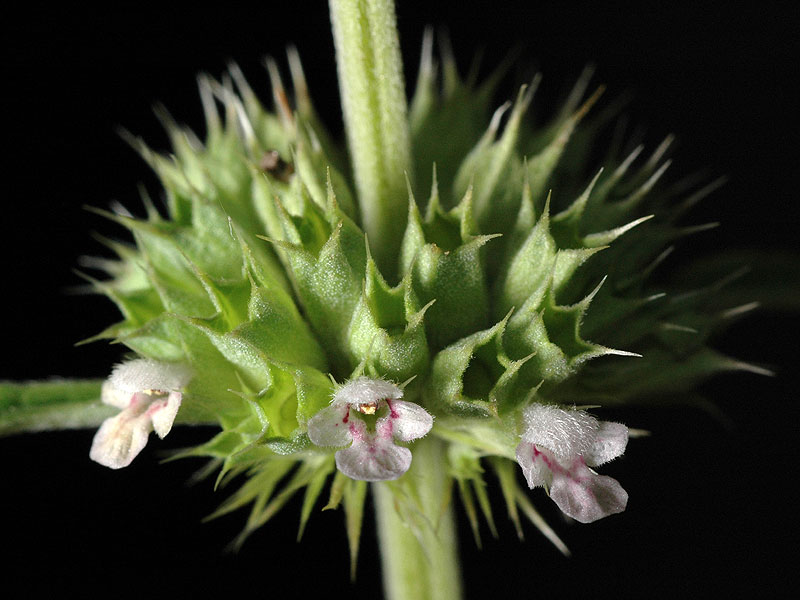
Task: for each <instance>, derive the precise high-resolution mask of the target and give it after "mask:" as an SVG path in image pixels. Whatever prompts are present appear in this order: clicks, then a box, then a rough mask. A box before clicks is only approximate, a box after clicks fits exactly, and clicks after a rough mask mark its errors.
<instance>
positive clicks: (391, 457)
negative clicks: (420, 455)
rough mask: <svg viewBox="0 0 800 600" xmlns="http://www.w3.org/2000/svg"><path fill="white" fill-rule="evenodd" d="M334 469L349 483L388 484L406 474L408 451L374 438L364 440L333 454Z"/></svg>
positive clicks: (408, 461)
mask: <svg viewBox="0 0 800 600" xmlns="http://www.w3.org/2000/svg"><path fill="white" fill-rule="evenodd" d="M336 466H337V468H338V469H339V470H340V471H341V472H342V473H344V474H345V475H347V476H348V477H350V478H351V479H358V480H361V481H388V480H391V479H397V478H398V477H401V476H402V475H403V474H404V473H405V472H406V471H408V468H409V467H410V466H411V451H410V450H409V449H408V448H403V447H402V446H395V445H394V444H392V443H391V442H386V441H385V440H382V439H380V438H378V437H375V436H365V437H364V438H363V439H361V440H356V441H354V442H353V445H352V446H351V447H350V448H346V449H345V450H339V451H338V452H337V453H336Z"/></svg>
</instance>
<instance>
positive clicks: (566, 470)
mask: <svg viewBox="0 0 800 600" xmlns="http://www.w3.org/2000/svg"><path fill="white" fill-rule="evenodd" d="M523 421H524V423H525V431H524V433H523V434H522V441H521V442H520V443H519V445H518V446H517V451H516V456H517V462H518V463H519V465H520V467H521V468H522V472H523V475H524V476H525V479H526V481H527V482H528V487H530V488H534V487H537V486H543V487H546V488H548V489H549V493H550V497H551V498H552V499H553V501H554V502H555V503H556V504H557V505H558V507H559V508H560V509H561V510H562V511H563V512H564V513H565V514H567V515H569V516H570V517H572V518H574V519H575V520H577V521H580V522H581V523H590V522H592V521H596V520H597V519H601V518H603V517H605V516H608V515H611V514H614V513H618V512H622V511H623V510H625V507H626V505H627V502H628V494H627V492H625V490H624V489H622V487H621V486H620V485H619V483H618V482H617V481H616V480H615V479H612V478H611V477H606V476H602V475H598V474H597V473H595V472H594V471H592V470H591V469H589V467H588V466H587V465H592V466H595V465H600V464H603V463H605V462H608V461H609V460H611V459H613V458H616V457H617V456H620V455H621V454H622V453H623V452H624V451H625V446H626V444H627V442H628V428H627V427H625V426H624V425H620V424H619V423H609V422H606V421H603V422H598V421H597V419H595V418H594V417H592V416H591V415H589V414H588V413H586V412H584V411H579V410H574V409H573V410H564V409H561V408H558V407H555V406H544V405H539V404H533V405H531V406H529V407H528V408H526V409H525V411H524V413H523Z"/></svg>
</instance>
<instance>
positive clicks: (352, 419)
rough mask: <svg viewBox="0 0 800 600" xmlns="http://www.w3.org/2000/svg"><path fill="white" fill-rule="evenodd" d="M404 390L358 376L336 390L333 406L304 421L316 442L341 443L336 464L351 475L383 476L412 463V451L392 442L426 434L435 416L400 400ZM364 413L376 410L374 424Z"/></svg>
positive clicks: (396, 473) (365, 478)
mask: <svg viewBox="0 0 800 600" xmlns="http://www.w3.org/2000/svg"><path fill="white" fill-rule="evenodd" d="M402 397H403V390H401V389H400V388H399V387H397V386H396V385H395V384H393V383H391V382H389V381H384V380H382V379H371V378H368V377H359V378H357V379H354V380H353V381H350V382H348V383H346V384H345V385H343V386H342V387H340V388H339V389H337V390H336V392H335V393H334V396H333V400H332V402H331V405H330V406H328V407H326V408H323V409H322V410H320V411H319V412H318V413H317V414H316V415H314V416H313V417H312V418H311V419H309V421H308V437H309V439H311V441H312V442H313V443H314V444H316V445H317V446H345V445H347V444H350V447H349V448H345V449H343V450H339V451H338V452H336V466H337V468H338V469H339V470H340V471H341V472H342V473H344V474H345V475H347V476H348V477H351V478H352V479H358V480H362V481H386V480H391V479H397V478H398V477H401V476H402V475H403V474H404V473H405V472H406V471H408V469H409V467H410V466H411V451H410V450H409V449H408V448H404V447H402V446H397V445H395V440H399V441H403V442H408V441H411V440H415V439H417V438H420V437H422V436H424V435H425V434H427V433H428V432H429V431H430V430H431V427H433V417H432V416H431V415H430V414H428V412H427V411H426V410H425V409H424V408H422V407H421V406H419V405H417V404H414V403H413V402H407V401H404V400H400V398H402ZM366 415H376V417H377V418H376V420H375V422H374V423H375V425H374V429H370V428H369V427H368V426H367V422H366V421H365V420H364V416H366Z"/></svg>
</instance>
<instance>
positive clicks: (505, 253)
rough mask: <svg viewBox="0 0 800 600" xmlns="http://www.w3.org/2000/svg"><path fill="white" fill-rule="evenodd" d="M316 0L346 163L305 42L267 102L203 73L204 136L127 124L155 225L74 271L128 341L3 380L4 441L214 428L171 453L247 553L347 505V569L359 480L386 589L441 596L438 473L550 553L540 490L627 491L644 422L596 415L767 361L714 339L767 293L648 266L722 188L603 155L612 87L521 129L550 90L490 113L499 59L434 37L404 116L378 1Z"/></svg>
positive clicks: (608, 501)
mask: <svg viewBox="0 0 800 600" xmlns="http://www.w3.org/2000/svg"><path fill="white" fill-rule="evenodd" d="M330 8H331V15H332V23H333V32H334V38H335V44H336V54H337V64H338V69H339V80H340V89H341V99H342V106H343V111H344V123H345V131H346V138H347V139H346V150H345V148H344V145H342V144H339V143H338V142H337V141H336V140H334V139H333V138H332V137H331V135H330V134H329V133H328V132H327V130H326V129H325V127H324V126H323V124H322V123H321V122H320V120H319V119H318V117H317V114H316V112H315V110H314V106H313V104H312V101H311V96H310V93H309V90H308V86H307V83H306V80H305V77H304V74H303V70H302V67H301V63H300V59H299V55H298V53H297V52H296V51H295V50H293V49H291V50H290V51H289V53H288V66H289V70H290V73H291V83H292V85H291V88H289V89H287V87H286V86H285V85H284V83H283V81H282V79H281V76H280V74H279V66H278V65H277V63H275V62H274V61H272V60H269V61H267V67H268V71H269V76H270V79H271V88H272V104H273V110H271V111H270V110H268V109H267V108H265V107H264V105H263V104H262V103H261V101H260V100H259V98H258V97H257V95H256V93H255V92H254V91H253V90H252V89H251V87H250V86H249V85H248V83H247V82H246V81H245V79H244V77H243V76H242V74H241V72H240V71H239V70H238V68H237V67H236V66H233V65H232V66H231V67H230V69H229V72H228V74H226V76H225V77H223V78H222V79H221V81H216V80H214V79H212V78H210V77H207V76H202V77H201V78H200V80H199V87H200V98H201V101H202V105H203V108H204V111H205V118H206V139H205V141H201V140H200V139H199V138H198V137H197V136H196V135H195V134H194V133H192V132H191V131H189V130H187V129H185V128H182V127H179V126H178V125H176V124H175V123H174V122H173V121H172V120H171V119H170V118H169V116H168V115H167V114H166V113H163V115H162V116H163V118H164V120H165V123H166V126H167V130H168V132H169V134H170V137H171V141H172V145H173V152H172V154H170V155H168V156H167V155H160V154H157V153H155V152H153V151H151V150H150V149H149V148H148V147H147V146H146V145H145V143H144V142H143V141H141V140H139V139H137V138H134V137H133V136H130V138H129V139H130V141H131V143H132V144H133V145H134V146H135V147H136V149H137V150H138V151H139V152H140V154H141V155H142V156H143V157H144V158H145V160H146V161H147V162H148V163H149V165H150V166H151V167H152V168H153V169H154V170H155V172H156V173H157V175H158V176H159V178H160V180H161V182H162V184H163V186H164V197H165V199H166V215H164V214H162V212H161V211H159V210H158V209H157V208H155V206H154V205H153V203H152V202H151V201H150V200H149V199H148V198H144V202H145V206H146V209H147V216H146V218H144V219H139V218H135V217H133V216H132V215H131V213H129V212H128V211H126V210H125V209H124V208H122V207H119V206H116V207H114V209H113V211H112V212H109V213H104V214H107V216H108V217H109V219H111V220H113V221H115V222H116V223H118V224H119V225H122V226H123V227H125V228H127V230H129V232H130V233H131V235H132V236H133V240H134V244H133V245H129V244H123V243H120V242H116V241H110V240H107V241H106V243H107V244H108V246H110V248H111V249H112V250H113V251H114V252H115V253H116V254H117V255H118V259H117V260H113V261H112V260H106V259H101V260H95V261H93V262H92V263H90V264H91V265H92V266H95V267H99V268H100V269H101V270H102V271H105V273H106V276H105V277H101V278H100V279H94V278H91V277H88V276H87V279H89V281H90V282H91V283H92V285H93V286H94V288H95V289H96V290H97V291H99V292H101V293H103V294H105V295H107V296H108V297H109V298H110V299H111V300H113V301H114V302H115V303H116V304H117V306H118V307H119V309H120V311H121V313H122V317H123V318H122V321H121V322H119V323H117V324H115V325H112V326H111V327H109V328H108V329H106V330H105V331H103V332H102V333H100V334H99V335H97V336H95V337H94V338H91V339H92V340H111V341H114V342H118V343H122V344H124V345H125V346H126V347H127V348H128V349H129V350H130V354H129V356H128V357H127V358H126V359H125V360H124V361H123V362H122V363H121V364H118V365H116V366H115V367H113V369H110V370H111V375H110V377H109V378H108V380H107V381H105V382H96V381H58V382H43V383H36V384H12V383H3V384H0V428H1V429H0V430H1V431H2V432H3V433H13V432H17V431H24V430H42V429H54V428H68V427H89V426H99V429H98V432H97V434H96V436H95V438H94V442H93V444H92V447H91V449H90V457H91V458H92V459H93V460H95V461H97V462H99V463H100V464H103V465H105V466H108V467H111V468H115V469H118V468H122V467H125V466H127V465H128V464H130V462H131V461H132V460H134V458H135V457H136V455H137V454H138V453H139V452H140V451H141V450H142V448H143V447H144V446H145V444H146V443H147V441H148V436H149V434H150V432H152V431H155V432H156V434H157V435H158V436H159V437H161V438H163V437H165V436H166V435H167V434H168V433H169V431H170V429H171V427H172V425H173V423H177V424H187V425H190V424H209V423H210V424H215V425H216V426H218V427H219V433H217V434H216V435H215V436H214V437H213V438H212V439H210V440H209V441H208V442H207V443H205V444H202V445H200V446H198V447H196V448H192V449H190V450H185V451H181V452H180V453H178V454H176V457H187V456H193V457H207V458H209V459H211V462H210V465H209V468H208V470H207V473H208V474H211V473H216V474H217V485H220V486H223V485H225V484H229V485H228V487H233V486H234V485H235V484H239V486H240V487H239V488H238V490H237V491H235V492H233V493H232V495H230V496H229V498H228V499H227V500H226V501H225V502H224V503H223V504H222V505H221V506H220V508H219V510H218V511H217V512H216V513H215V515H222V514H226V513H229V512H231V511H234V510H237V509H239V508H244V507H249V508H250V513H249V517H248V519H247V524H246V526H245V528H244V531H242V533H241V534H240V536H239V537H238V538H237V540H236V542H237V544H238V543H241V542H242V541H244V539H245V538H246V537H247V536H248V535H250V534H251V533H253V532H254V531H255V530H256V529H258V528H259V527H260V526H262V525H264V524H265V523H266V522H267V521H268V520H269V519H270V518H271V517H272V516H274V515H275V514H276V512H278V511H279V510H280V509H281V507H282V506H283V505H284V504H285V503H286V502H287V501H288V500H289V499H290V498H292V497H293V496H295V495H297V494H302V496H303V500H302V508H301V516H300V529H301V532H302V530H303V528H304V527H305V526H306V523H307V522H308V520H309V518H310V516H311V514H312V512H313V511H314V510H315V509H319V508H320V507H321V505H323V503H324V508H336V507H339V506H341V507H342V508H343V510H344V513H345V521H346V530H347V535H348V538H349V543H350V551H351V559H352V565H353V567H355V563H356V555H357V552H358V543H359V534H360V530H361V523H362V518H363V512H364V506H365V500H366V496H367V491H368V489H371V491H372V493H373V495H374V506H375V511H376V517H377V522H378V535H379V539H380V547H381V555H382V561H383V562H382V564H383V572H384V581H385V590H386V594H387V596H388V597H390V598H414V599H418V598H420V599H422V598H447V599H452V598H458V597H459V596H460V594H461V590H460V575H459V566H458V558H457V543H456V530H455V525H454V521H453V501H454V500H453V497H454V495H455V494H454V493H453V491H454V490H455V489H457V490H458V493H459V495H460V498H461V501H462V502H463V506H464V509H465V512H466V514H467V516H468V518H469V521H470V524H471V526H472V529H473V533H474V535H475V538H476V540H478V541H479V540H480V537H479V535H480V526H481V520H482V519H483V520H485V521H486V523H487V524H488V528H489V530H490V531H491V532H493V533H494V531H495V525H494V517H493V511H492V507H491V505H490V501H489V494H488V493H487V489H486V486H487V483H490V482H494V481H497V482H499V486H500V489H501V493H502V498H503V499H504V501H505V504H506V509H507V512H508V514H509V516H510V517H511V519H512V520H513V521H514V523H515V525H516V526H517V528H519V527H520V523H519V521H520V514H521V515H523V516H525V517H527V518H529V519H530V520H531V521H532V523H533V524H534V525H535V526H536V527H537V528H539V530H540V531H541V532H542V533H543V534H544V535H545V536H547V537H548V538H549V540H550V541H551V542H552V543H553V544H555V545H556V546H557V547H558V548H559V549H560V550H561V551H562V552H564V553H566V552H567V550H566V547H565V546H564V544H563V543H562V542H561V541H560V539H559V538H558V536H557V534H556V532H555V531H554V530H553V529H551V528H550V527H549V526H548V525H547V523H546V522H545V521H544V519H543V518H542V517H541V516H540V515H539V513H538V512H537V510H536V508H535V504H537V503H540V502H542V501H544V498H545V496H547V495H549V497H550V499H551V500H553V501H554V502H555V503H556V505H557V506H558V507H559V508H560V509H561V511H563V512H564V513H565V514H566V515H568V516H569V517H571V518H572V519H575V520H577V521H580V522H584V523H586V522H591V521H595V520H597V519H600V518H603V517H605V516H608V515H610V514H614V513H619V512H622V511H624V510H625V507H626V504H627V499H628V497H627V493H626V492H625V490H624V489H623V488H622V487H621V485H620V484H619V483H618V482H617V481H616V480H614V479H612V478H610V477H607V476H604V475H601V474H598V473H596V472H595V471H594V470H593V468H594V467H597V466H599V465H602V464H603V463H605V462H607V461H609V460H612V459H613V458H615V457H617V456H619V455H621V454H622V453H623V451H624V450H625V448H626V445H627V442H628V438H629V436H630V435H632V434H634V433H636V432H637V431H636V430H628V429H627V428H626V427H625V426H624V425H621V424H619V423H612V422H608V421H605V420H601V418H602V414H603V408H604V407H609V406H615V407H617V406H622V405H625V404H631V403H634V402H646V401H659V402H660V401H663V400H668V399H673V400H680V401H685V398H686V396H687V395H690V394H692V391H693V389H694V388H695V386H696V385H697V383H698V382H699V381H701V380H702V379H704V378H706V377H708V376H710V375H712V374H715V373H718V372H720V371H724V370H736V369H744V370H751V371H754V372H764V371H763V369H760V368H758V367H755V366H751V365H748V364H745V363H743V362H740V361H737V360H734V359H731V358H728V357H725V356H723V355H720V354H719V353H717V352H715V351H714V350H711V349H710V348H709V347H708V346H707V344H706V342H707V340H708V338H709V336H710V335H711V334H712V333H714V332H715V331H717V330H718V329H719V328H721V327H724V326H725V325H726V324H728V323H730V322H731V321H732V320H733V319H734V318H736V317H737V316H739V315H741V314H743V313H744V312H746V311H748V310H750V309H752V308H754V306H755V303H751V304H746V305H739V306H737V305H727V306H725V305H721V304H720V301H719V298H720V297H722V296H721V294H720V290H721V289H722V288H723V286H725V285H728V284H730V283H731V281H732V280H733V279H734V277H733V275H735V273H733V274H732V277H730V278H726V279H724V280H720V281H708V282H706V285H705V287H702V288H699V289H694V290H664V289H659V288H658V287H656V286H655V285H654V284H653V283H652V282H651V281H652V275H653V273H654V271H656V269H657V268H658V266H659V264H660V263H661V262H662V261H663V259H664V258H665V257H666V256H667V255H668V254H669V253H670V252H671V250H672V248H673V247H674V245H675V244H678V243H680V240H681V238H683V237H684V236H687V235H689V234H692V233H696V232H698V231H701V230H703V229H704V228H705V226H697V227H687V226H683V225H679V224H678V220H679V218H680V217H681V216H683V215H684V214H685V213H686V212H687V211H688V210H689V209H690V208H691V207H692V205H693V204H694V203H696V202H697V201H699V200H700V199H701V198H702V197H703V196H705V195H707V194H709V193H711V192H713V191H714V190H715V189H716V188H717V187H718V185H719V182H711V183H709V184H708V185H706V186H705V187H702V188H700V189H697V190H693V189H688V188H686V187H685V186H681V185H675V186H673V187H671V188H670V187H664V186H663V185H662V184H661V183H660V180H661V178H662V175H664V173H665V171H666V170H667V168H668V166H669V161H668V160H665V158H664V157H665V154H666V152H667V149H668V148H667V147H668V145H669V140H667V141H665V142H664V143H663V144H661V145H660V146H658V147H657V148H655V149H654V150H652V151H650V153H649V154H647V153H646V152H645V151H644V150H643V148H642V147H641V146H640V147H636V148H628V149H626V148H625V145H624V144H611V147H606V146H605V145H604V140H603V139H600V137H599V135H598V132H600V131H602V129H601V126H602V125H603V124H604V123H605V122H607V121H608V119H609V116H610V115H613V112H614V109H613V103H610V104H611V105H609V104H606V107H605V108H604V106H603V104H602V103H603V100H602V99H601V98H600V96H601V93H602V89H597V90H595V91H592V90H590V88H589V83H590V79H589V77H588V75H587V76H584V77H581V78H580V79H579V81H578V82H577V84H576V85H575V87H574V89H573V91H572V93H571V94H570V95H569V96H568V97H567V98H566V100H565V102H564V103H563V105H562V106H561V107H560V108H559V109H558V110H557V111H555V113H554V116H553V117H552V119H551V120H550V121H549V122H548V123H546V124H544V125H539V126H536V127H534V126H533V125H532V124H531V122H530V117H529V115H528V109H529V107H530V105H531V103H532V102H533V100H534V94H535V91H536V88H537V85H538V83H539V79H538V77H537V78H535V79H534V80H533V81H531V82H530V83H529V84H528V85H525V86H523V87H522V88H521V89H520V91H519V93H518V95H517V96H516V98H515V99H514V100H513V101H511V102H507V103H505V104H502V105H501V106H500V107H499V108H497V107H495V106H493V104H492V103H493V101H494V96H495V91H496V87H497V84H498V81H499V79H500V71H498V72H497V74H495V75H493V76H491V77H490V78H489V79H488V80H486V81H484V82H482V83H478V82H476V81H475V78H474V77H471V78H468V79H467V80H464V79H462V78H461V77H460V76H459V73H458V70H457V68H456V65H455V63H454V61H453V59H452V58H451V57H450V55H449V54H448V53H447V52H445V53H444V58H443V60H442V65H441V68H437V67H436V65H435V63H434V58H433V38H432V36H431V35H426V37H425V40H424V42H423V52H422V61H421V65H420V70H419V75H418V79H417V84H416V90H415V92H414V95H413V98H412V100H411V103H410V106H408V105H407V104H406V98H405V93H404V90H405V83H404V77H403V71H402V65H401V60H400V52H399V43H398V37H397V32H396V28H395V21H394V19H395V17H394V6H393V3H392V2H391V0H349V1H345V0H331V3H330ZM493 109H495V110H494V111H493ZM599 152H604V153H605V157H604V158H603V160H602V164H598V165H595V164H594V163H593V162H592V161H595V160H597V156H598V155H599ZM601 167H602V168H601ZM589 340H592V341H589ZM111 362H112V361H111V359H110V360H109V367H111ZM595 415H598V416H599V417H600V418H598V416H595ZM487 470H488V471H491V472H492V475H491V476H487V475H486V472H487ZM368 483H372V485H371V486H368ZM538 487H542V488H544V491H540V490H536V491H533V492H529V491H528V490H527V488H538ZM226 489H227V488H226ZM323 496H324V497H325V498H326V499H327V500H326V501H323V500H321V498H322V497H323Z"/></svg>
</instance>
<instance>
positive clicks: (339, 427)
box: [308, 404, 363, 446]
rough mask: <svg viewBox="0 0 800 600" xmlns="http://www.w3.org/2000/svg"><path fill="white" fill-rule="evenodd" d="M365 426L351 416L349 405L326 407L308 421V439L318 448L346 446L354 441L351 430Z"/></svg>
mask: <svg viewBox="0 0 800 600" xmlns="http://www.w3.org/2000/svg"><path fill="white" fill-rule="evenodd" d="M356 421H358V423H361V424H362V425H363V422H362V421H361V420H360V419H356V418H354V417H351V416H350V407H349V406H347V405H336V404H334V405H331V406H326V407H325V408H323V409H322V410H320V411H319V412H318V413H317V414H315V415H314V416H313V417H311V418H310V419H309V420H308V437H309V439H310V440H311V441H312V442H313V443H314V444H316V445H317V446H346V445H347V444H349V443H350V442H351V441H353V436H352V433H351V429H352V428H353V427H358V423H356Z"/></svg>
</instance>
